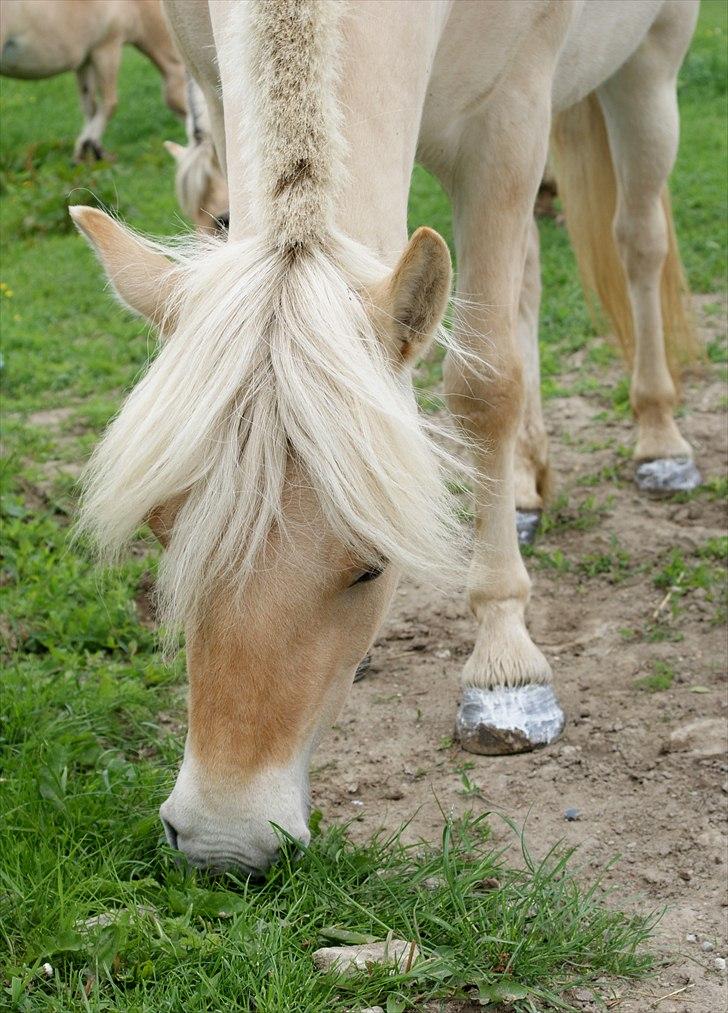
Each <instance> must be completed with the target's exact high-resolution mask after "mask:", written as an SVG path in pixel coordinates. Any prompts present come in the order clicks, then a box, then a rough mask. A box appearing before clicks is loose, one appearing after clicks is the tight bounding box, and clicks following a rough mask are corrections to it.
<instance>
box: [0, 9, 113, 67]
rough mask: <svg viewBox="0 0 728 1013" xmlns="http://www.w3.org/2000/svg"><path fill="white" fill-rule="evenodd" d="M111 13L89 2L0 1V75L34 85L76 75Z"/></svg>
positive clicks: (101, 36) (104, 28)
mask: <svg viewBox="0 0 728 1013" xmlns="http://www.w3.org/2000/svg"><path fill="white" fill-rule="evenodd" d="M111 7H112V5H111V4H109V3H103V2H102V3H98V2H95V0H87V2H80V0H1V2H0V74H3V75H5V77H16V78H23V79H26V80H40V79H41V78H45V77H53V76H54V75H55V74H62V73H63V72H64V71H67V70H76V69H77V68H78V67H80V66H81V64H82V63H83V61H84V60H85V58H86V56H87V55H88V52H89V50H90V49H92V48H93V46H94V45H96V44H97V42H98V41H100V39H101V38H103V36H104V34H105V31H106V28H107V21H108V18H107V15H108V13H109V11H110V9H111Z"/></svg>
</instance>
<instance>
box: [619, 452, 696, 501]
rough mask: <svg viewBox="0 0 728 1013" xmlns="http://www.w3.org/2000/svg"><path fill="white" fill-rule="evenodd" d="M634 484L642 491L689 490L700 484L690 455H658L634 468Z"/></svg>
mask: <svg viewBox="0 0 728 1013" xmlns="http://www.w3.org/2000/svg"><path fill="white" fill-rule="evenodd" d="M634 480H635V485H636V486H637V488H638V489H640V490H641V491H642V492H666V493H667V492H690V490H691V489H697V487H698V486H699V485H700V484H701V482H702V478H701V477H700V472H699V471H698V469H697V468H696V467H695V462H694V461H693V460H692V458H690V457H658V458H656V459H655V460H654V461H642V462H641V463H640V464H638V465H637V467H636V468H635V473H634Z"/></svg>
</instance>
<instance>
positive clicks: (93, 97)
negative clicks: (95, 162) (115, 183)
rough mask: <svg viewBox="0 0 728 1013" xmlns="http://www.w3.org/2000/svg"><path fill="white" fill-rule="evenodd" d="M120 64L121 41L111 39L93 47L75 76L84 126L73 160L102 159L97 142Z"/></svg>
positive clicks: (107, 116) (113, 99) (114, 92)
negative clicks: (84, 119)
mask: <svg viewBox="0 0 728 1013" xmlns="http://www.w3.org/2000/svg"><path fill="white" fill-rule="evenodd" d="M120 62H121V40H119V39H111V40H109V41H108V42H105V43H104V44H103V45H101V46H99V47H97V48H96V49H95V50H93V52H92V53H91V55H90V56H89V59H88V62H87V64H86V65H85V66H84V67H83V68H82V69H81V70H80V71H79V72H78V75H77V79H78V82H79V88H80V91H81V104H82V106H83V110H84V114H85V116H86V122H85V124H84V127H83V130H82V131H81V133H80V135H79V137H78V140H77V141H76V145H75V148H74V152H73V157H74V160H75V161H77V162H80V161H83V160H84V159H85V158H87V157H89V156H91V157H92V158H96V159H100V158H104V149H103V147H102V146H101V139H102V137H103V135H104V130H105V129H106V125H107V123H108V122H109V120H110V119H111V117H112V116H113V115H114V112H115V111H116V105H117V90H116V84H117V78H118V76H119V64H120Z"/></svg>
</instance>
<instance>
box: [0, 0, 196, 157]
mask: <svg viewBox="0 0 728 1013" xmlns="http://www.w3.org/2000/svg"><path fill="white" fill-rule="evenodd" d="M127 42H128V43H131V44H132V45H133V46H136V48H137V49H139V50H140V51H141V52H142V53H144V54H145V56H147V57H148V58H149V59H150V60H151V61H152V63H154V65H155V66H156V67H157V68H158V70H159V72H160V73H161V74H162V77H163V78H164V94H165V99H166V102H167V105H168V106H169V107H170V109H172V110H173V111H174V112H176V113H177V114H178V115H180V116H183V115H184V113H185V111H186V101H185V80H184V67H183V65H182V62H181V60H180V58H179V54H178V53H177V51H176V49H175V47H174V44H173V43H172V40H171V38H170V36H169V28H168V25H167V21H166V18H165V16H164V12H163V10H162V7H161V3H160V0H2V3H0V74H4V75H6V76H7V77H18V78H26V79H28V80H37V79H39V78H45V77H53V76H54V75H55V74H62V73H64V72H65V71H67V70H72V71H75V73H76V78H77V81H78V89H79V95H80V98H81V106H82V108H83V113H84V117H85V123H84V127H83V130H82V132H81V134H80V136H79V138H78V140H77V141H76V145H75V149H74V156H75V157H76V158H83V157H84V156H85V155H86V154H91V155H93V156H94V157H96V158H100V157H101V155H102V148H101V139H102V137H103V133H104V130H105V129H106V125H107V123H108V122H109V120H110V118H111V117H112V116H113V114H114V111H115V109H116V104H117V93H116V80H117V77H118V73H119V64H120V62H121V50H122V47H123V45H124V43H127ZM132 115H133V112H132Z"/></svg>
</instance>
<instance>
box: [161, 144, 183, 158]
mask: <svg viewBox="0 0 728 1013" xmlns="http://www.w3.org/2000/svg"><path fill="white" fill-rule="evenodd" d="M164 146H165V148H166V149H167V151H168V152H169V153H170V155H171V156H172V158H173V159H174V160H175V162H181V161H182V159H183V157H184V153H185V150H186V149H185V148H183V147H182V145H181V144H177V142H176V141H165V142H164Z"/></svg>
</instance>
